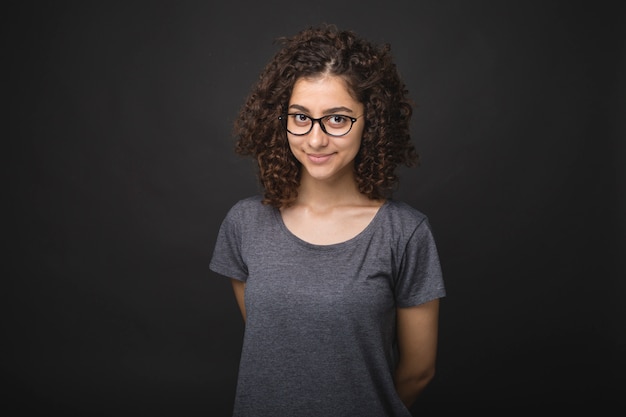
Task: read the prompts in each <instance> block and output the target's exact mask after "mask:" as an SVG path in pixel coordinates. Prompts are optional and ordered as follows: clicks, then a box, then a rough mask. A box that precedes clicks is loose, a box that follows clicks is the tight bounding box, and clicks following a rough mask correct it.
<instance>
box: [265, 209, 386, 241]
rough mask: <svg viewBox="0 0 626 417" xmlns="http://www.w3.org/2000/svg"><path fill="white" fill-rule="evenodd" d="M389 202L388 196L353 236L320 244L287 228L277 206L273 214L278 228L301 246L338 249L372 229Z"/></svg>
mask: <svg viewBox="0 0 626 417" xmlns="http://www.w3.org/2000/svg"><path fill="white" fill-rule="evenodd" d="M389 204H391V199H389V198H388V199H386V200H385V201H384V202H383V204H381V206H380V207H379V208H378V210H377V211H376V214H374V217H373V218H372V220H370V222H369V223H368V224H367V226H365V227H364V228H363V230H361V231H360V232H359V233H357V234H356V235H355V236H353V237H351V238H350V239H348V240H344V241H343V242H337V243H330V244H328V245H320V244H317V243H311V242H307V241H306V240H304V239H301V238H299V237H298V236H296V235H295V234H294V233H293V232H292V231H291V230H289V229H288V228H287V225H285V222H284V221H283V217H282V216H281V215H280V210H279V209H278V208H274V210H273V211H274V216H275V217H276V220H277V221H278V224H279V225H280V229H281V230H282V232H283V233H284V234H285V235H286V236H287V237H288V238H289V239H291V240H293V241H295V242H296V243H297V244H299V245H301V246H304V247H307V248H310V249H316V250H333V249H339V248H342V247H346V246H351V245H352V244H354V242H356V241H358V240H360V239H361V238H363V236H366V235H368V234H369V233H370V230H372V229H373V228H374V227H375V226H376V223H378V221H379V220H378V219H379V218H380V217H381V213H382V212H383V211H384V210H387V206H389Z"/></svg>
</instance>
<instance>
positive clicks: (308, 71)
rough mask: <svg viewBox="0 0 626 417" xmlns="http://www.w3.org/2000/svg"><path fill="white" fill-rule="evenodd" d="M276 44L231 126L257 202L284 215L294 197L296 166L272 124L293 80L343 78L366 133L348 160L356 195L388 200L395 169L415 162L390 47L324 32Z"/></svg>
mask: <svg viewBox="0 0 626 417" xmlns="http://www.w3.org/2000/svg"><path fill="white" fill-rule="evenodd" d="M278 41H280V42H281V43H282V48H281V49H280V50H279V51H278V52H277V53H276V55H275V56H274V57H273V59H272V60H271V61H270V62H269V63H268V64H267V65H266V67H265V68H264V69H263V71H262V72H261V74H260V76H259V79H258V81H257V83H256V85H255V86H254V88H253V89H252V91H251V92H250V95H249V96H248V98H247V100H246V102H245V104H244V105H243V106H242V108H241V110H240V112H239V115H238V117H237V119H236V120H235V124H234V134H235V136H236V137H237V142H236V145H235V152H236V153H237V154H240V155H248V156H252V157H254V158H256V161H257V164H258V178H259V181H260V183H261V185H262V187H263V189H264V199H263V202H264V203H265V204H270V205H272V206H274V207H279V208H280V207H287V206H289V205H291V204H292V203H293V202H294V201H295V199H296V197H297V195H298V187H299V185H300V173H301V164H300V163H299V162H298V161H297V160H296V158H295V157H294V156H293V154H292V153H291V150H290V148H289V144H288V141H287V132H286V131H285V129H284V126H283V124H282V122H281V121H280V120H279V116H281V115H283V114H284V113H285V112H286V109H287V106H288V103H289V99H290V97H291V93H292V90H293V86H294V84H295V82H296V81H297V80H298V79H300V78H310V77H315V76H319V75H323V74H329V75H334V76H339V77H342V78H343V79H344V80H345V81H346V83H347V85H348V89H349V90H350V93H351V95H352V96H353V97H354V98H355V99H356V100H357V101H359V102H361V103H363V105H364V115H365V117H364V119H365V127H364V131H363V137H362V139H361V147H360V149H359V152H358V154H357V156H356V158H355V174H356V175H355V177H356V181H357V186H358V189H359V191H360V192H361V193H363V194H364V195H366V196H368V197H369V198H371V199H381V198H385V197H388V196H389V195H390V194H391V192H392V191H393V190H394V188H395V187H396V186H397V183H398V180H399V179H398V176H397V174H396V168H397V167H398V166H399V165H401V164H403V165H406V166H413V165H416V164H417V162H418V159H419V156H418V153H417V151H416V149H415V147H414V146H413V144H412V143H411V137H410V133H409V123H410V119H411V115H412V113H413V105H412V102H411V101H410V99H409V98H408V91H407V90H406V87H405V84H404V82H403V81H402V80H401V78H400V76H399V74H398V71H397V68H396V65H395V64H394V62H393V60H392V56H391V47H390V45H389V44H383V45H375V44H373V43H371V42H369V41H366V40H364V39H362V38H360V37H359V36H358V35H357V34H355V33H354V32H352V31H348V30H339V29H338V28H337V27H336V26H334V25H326V24H325V25H321V26H318V27H309V28H307V29H305V30H303V31H301V32H299V33H298V34H296V35H295V36H293V37H282V38H279V39H278Z"/></svg>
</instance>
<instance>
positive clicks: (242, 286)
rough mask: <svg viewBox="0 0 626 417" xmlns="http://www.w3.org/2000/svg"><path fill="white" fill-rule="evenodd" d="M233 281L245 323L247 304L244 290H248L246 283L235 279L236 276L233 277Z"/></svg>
mask: <svg viewBox="0 0 626 417" xmlns="http://www.w3.org/2000/svg"><path fill="white" fill-rule="evenodd" d="M231 282H232V284H233V291H234V292H235V298H236V299H237V304H238V305H239V310H241V316H242V317H243V321H244V323H245V322H246V304H245V303H244V292H245V290H246V283H245V282H243V281H239V280H238V279H234V278H231Z"/></svg>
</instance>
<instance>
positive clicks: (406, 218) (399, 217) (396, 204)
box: [384, 199, 428, 227]
mask: <svg viewBox="0 0 626 417" xmlns="http://www.w3.org/2000/svg"><path fill="white" fill-rule="evenodd" d="M384 213H385V217H387V219H388V220H389V221H391V222H393V223H395V224H400V225H406V226H408V225H414V226H415V227H417V226H419V225H420V224H422V223H424V222H426V223H427V222H428V217H427V216H426V215H425V214H424V213H422V212H421V211H419V210H418V209H416V208H415V207H413V206H411V205H409V204H407V203H405V202H404V201H399V200H393V199H389V200H387V202H386V203H385V210H384Z"/></svg>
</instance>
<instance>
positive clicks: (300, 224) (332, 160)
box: [232, 75, 439, 407]
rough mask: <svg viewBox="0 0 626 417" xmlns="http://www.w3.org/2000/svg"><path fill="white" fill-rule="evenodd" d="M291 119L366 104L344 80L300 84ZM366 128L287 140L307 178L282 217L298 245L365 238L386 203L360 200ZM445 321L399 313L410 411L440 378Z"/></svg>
mask: <svg viewBox="0 0 626 417" xmlns="http://www.w3.org/2000/svg"><path fill="white" fill-rule="evenodd" d="M289 112H290V113H302V114H306V115H307V116H310V117H312V118H318V117H323V116H325V115H328V114H342V115H346V116H351V117H360V116H362V114H363V104H362V103H360V102H358V101H356V100H355V99H354V98H353V97H352V96H351V95H350V93H349V90H348V89H347V86H346V84H345V82H344V81H343V79H342V78H340V77H336V76H330V75H322V76H319V77H316V78H301V79H299V80H297V81H296V83H295V84H294V88H293V92H292V95H291V99H290V101H289ZM363 128H364V120H363V118H362V117H361V118H359V119H358V120H357V121H356V122H355V123H354V125H353V127H352V130H351V131H350V132H349V133H348V134H347V135H345V136H342V137H332V136H329V135H327V134H325V133H324V132H323V131H322V129H321V127H320V126H319V124H317V123H315V124H314V126H313V129H312V130H311V132H309V133H308V134H307V135H304V136H296V135H292V134H289V133H288V134H287V139H288V141H289V147H290V149H291V152H292V153H293V155H294V156H295V157H296V159H297V160H298V161H299V162H300V163H301V164H302V177H301V182H300V187H299V189H298V197H297V200H296V202H295V204H293V205H292V206H289V207H287V208H282V209H281V215H282V218H283V221H284V223H285V225H286V226H287V228H288V229H289V230H290V231H291V232H292V233H293V234H295V235H296V236H298V237H299V238H301V239H303V240H305V241H307V242H310V243H313V244H318V245H328V244H333V243H339V242H343V241H346V240H348V239H350V238H352V237H354V236H356V235H357V234H359V233H360V232H361V231H362V230H363V229H364V228H365V227H366V226H367V225H368V224H369V223H370V221H371V220H372V219H373V217H374V216H375V215H376V212H377V211H378V209H379V208H380V206H381V205H382V204H383V201H382V200H371V199H369V198H368V197H367V196H365V195H363V194H361V193H360V192H359V191H358V188H357V186H356V181H355V174H354V158H355V156H356V155H357V153H358V150H359V147H360V146H361V137H362V134H363ZM232 285H233V290H234V293H235V298H236V300H237V304H238V305H239V308H240V310H241V314H242V317H243V319H244V322H245V320H246V308H245V302H244V296H245V283H243V282H241V281H238V280H235V279H233V280H232ZM438 315H439V301H438V300H433V301H430V302H428V303H425V304H422V305H419V306H414V307H410V308H398V309H397V336H398V344H399V353H400V359H399V362H398V366H397V369H396V372H395V375H394V381H395V385H396V390H397V391H398V394H399V396H400V398H401V400H402V401H403V402H404V404H405V405H406V406H407V407H410V406H411V405H412V404H413V403H414V402H415V400H416V399H417V397H418V396H419V394H420V393H421V392H422V391H423V390H424V388H425V387H426V386H427V385H428V383H429V382H430V381H431V380H432V378H433V376H434V374H435V359H436V352H437V337H438V334H437V329H438Z"/></svg>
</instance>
